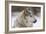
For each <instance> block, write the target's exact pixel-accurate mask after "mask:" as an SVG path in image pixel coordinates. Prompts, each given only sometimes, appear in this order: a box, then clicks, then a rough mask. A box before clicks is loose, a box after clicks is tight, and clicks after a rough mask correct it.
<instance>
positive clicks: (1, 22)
mask: <svg viewBox="0 0 46 34" xmlns="http://www.w3.org/2000/svg"><path fill="white" fill-rule="evenodd" d="M23 1H24V0H23ZM25 1H30V2H32V1H33V2H45V3H46V0H25ZM45 8H46V7H45ZM45 14H46V10H45ZM45 17H46V15H45ZM45 30H46V29H45ZM0 34H5V0H0ZM17 34H46V31H45V32H28V33H17Z"/></svg>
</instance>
